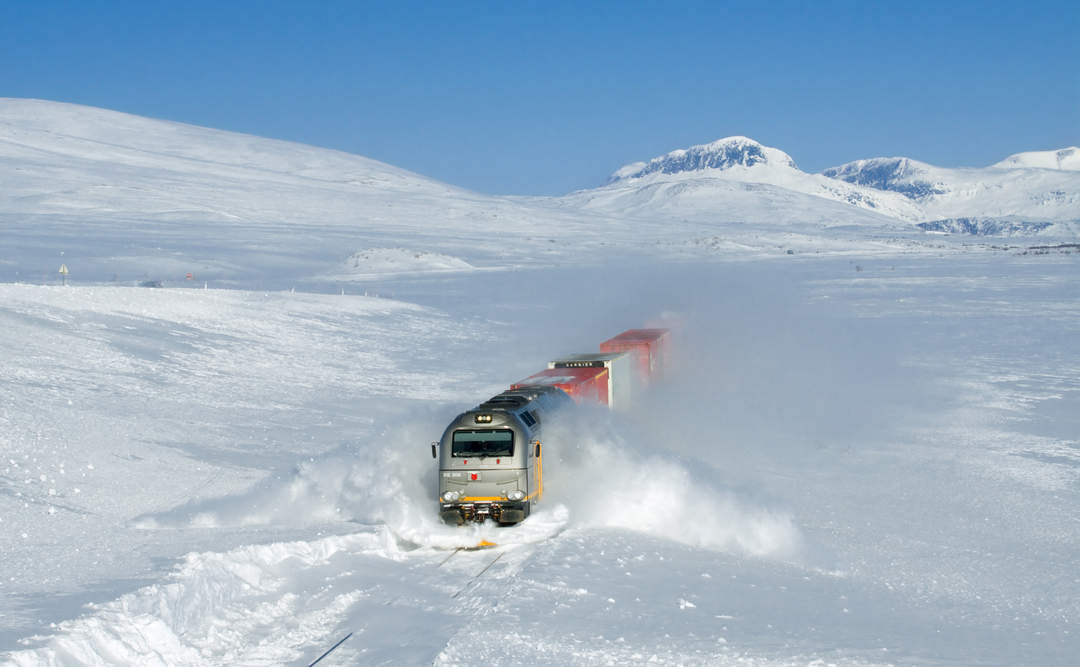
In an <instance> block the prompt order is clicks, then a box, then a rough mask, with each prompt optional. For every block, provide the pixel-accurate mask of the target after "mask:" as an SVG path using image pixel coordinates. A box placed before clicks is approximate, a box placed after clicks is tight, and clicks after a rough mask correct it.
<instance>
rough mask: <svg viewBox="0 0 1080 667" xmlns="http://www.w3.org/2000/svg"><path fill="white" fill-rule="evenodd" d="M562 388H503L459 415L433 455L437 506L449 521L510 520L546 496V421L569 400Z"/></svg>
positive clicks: (523, 514) (434, 446) (518, 518)
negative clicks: (543, 434) (543, 441)
mask: <svg viewBox="0 0 1080 667" xmlns="http://www.w3.org/2000/svg"><path fill="white" fill-rule="evenodd" d="M572 403H573V401H572V400H571V399H570V397H569V396H568V395H567V394H566V392H564V391H563V390H561V389H559V388H557V387H551V386H529V387H521V388H518V389H510V390H508V391H504V392H503V393H501V394H499V395H498V396H494V397H492V398H490V399H488V400H487V401H485V402H483V403H481V404H480V405H478V406H476V407H475V408H473V409H472V410H469V411H467V412H463V413H461V414H460V415H458V416H457V418H455V419H454V420H453V421H452V422H450V425H449V426H448V427H447V428H446V431H445V432H444V433H443V436H442V440H441V441H440V442H439V443H431V455H432V457H434V458H437V459H438V460H439V505H440V512H439V513H440V516H441V517H442V520H443V521H444V522H446V523H449V524H457V525H460V524H463V523H466V522H469V521H478V522H482V521H484V520H486V519H491V520H493V521H496V522H498V523H500V524H514V523H517V522H519V521H522V520H523V519H525V517H527V516H529V513H530V512H531V511H532V507H533V505H535V504H536V503H537V502H538V501H539V500H540V498H541V497H542V496H543V495H544V464H543V455H542V454H543V452H542V451H541V443H540V434H541V427H542V425H543V422H544V420H545V419H546V418H547V417H548V416H549V415H550V414H551V413H553V412H555V411H557V410H559V409H562V408H564V407H565V406H567V405H570V404H572Z"/></svg>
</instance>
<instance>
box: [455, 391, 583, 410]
mask: <svg viewBox="0 0 1080 667" xmlns="http://www.w3.org/2000/svg"><path fill="white" fill-rule="evenodd" d="M555 392H559V393H562V390H561V389H559V388H557V387H551V386H529V387H521V388H520V389H507V390H506V391H504V392H502V393H501V394H498V395H497V396H492V397H491V398H489V399H488V400H486V401H484V402H483V403H481V404H480V405H478V406H476V407H475V408H473V410H479V411H490V410H516V409H518V408H520V407H523V406H525V405H528V404H529V403H531V402H533V401H535V400H536V399H538V398H540V397H541V396H543V395H545V394H554V393H555Z"/></svg>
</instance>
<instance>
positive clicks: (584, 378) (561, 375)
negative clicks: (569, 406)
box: [510, 368, 608, 405]
mask: <svg viewBox="0 0 1080 667" xmlns="http://www.w3.org/2000/svg"><path fill="white" fill-rule="evenodd" d="M537 385H540V386H548V387H558V388H559V389H562V390H563V391H565V392H566V393H567V394H569V395H570V398H572V399H574V400H575V401H577V402H578V403H585V402H596V403H601V404H603V405H607V403H608V369H606V368H548V369H547V370H543V371H540V372H539V373H536V374H535V375H530V376H529V377H527V378H525V379H524V380H521V381H520V382H515V383H514V384H512V385H510V388H511V389H520V388H522V387H534V386H537Z"/></svg>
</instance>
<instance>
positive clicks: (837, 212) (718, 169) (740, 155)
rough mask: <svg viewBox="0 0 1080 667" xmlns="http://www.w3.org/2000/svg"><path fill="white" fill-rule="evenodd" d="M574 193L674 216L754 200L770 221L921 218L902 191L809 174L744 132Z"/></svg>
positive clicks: (740, 212) (741, 212)
mask: <svg viewBox="0 0 1080 667" xmlns="http://www.w3.org/2000/svg"><path fill="white" fill-rule="evenodd" d="M793 193H798V194H801V195H810V196H811V197H814V198H817V199H818V200H826V201H828V202H836V203H839V204H842V205H843V206H842V207H829V206H825V207H822V206H820V203H821V202H820V201H814V200H812V199H806V198H804V197H798V196H792V195H793ZM575 195H576V196H578V197H579V198H580V199H582V200H585V201H586V202H588V204H589V205H590V206H591V207H603V206H614V207H615V208H616V210H620V211H622V212H623V213H629V212H633V211H635V210H637V211H642V210H658V211H664V212H667V213H675V212H677V211H678V210H679V209H680V208H685V209H687V210H688V211H690V212H701V213H705V214H709V215H717V214H719V215H727V216H731V214H732V213H733V212H734V213H735V216H737V217H738V219H745V217H746V215H747V213H750V211H747V210H746V209H747V208H748V207H747V206H746V204H747V203H749V204H750V206H749V208H751V209H752V208H753V207H754V205H755V203H759V204H760V206H759V209H760V211H761V212H763V213H764V212H767V219H768V220H769V221H773V222H777V221H783V220H784V219H786V218H792V217H796V218H798V217H802V216H805V215H806V213H807V212H809V217H810V218H812V219H814V220H821V221H832V222H833V224H836V223H843V224H850V223H852V222H855V221H856V217H855V216H852V215H849V214H848V212H851V213H855V212H859V213H873V214H878V215H880V216H886V217H888V218H893V219H895V220H902V221H916V220H919V219H921V217H922V212H921V210H920V209H919V207H918V206H917V205H914V204H913V203H912V202H911V201H909V200H907V199H906V198H905V197H903V196H900V195H897V194H895V193H891V192H881V191H878V190H875V189H873V188H868V187H862V186H861V185H852V184H848V183H843V182H838V181H836V180H835V179H829V178H826V177H824V176H822V175H820V174H808V173H806V172H804V171H801V170H800V169H799V168H798V167H797V166H796V164H795V161H794V160H793V159H792V158H791V156H789V155H788V154H787V153H785V152H783V151H781V150H779V149H776V148H771V147H769V146H764V145H762V144H760V143H758V142H757V141H754V140H753V139H749V138H747V137H741V136H735V137H727V138H725V139H719V140H717V141H714V142H712V143H709V144H702V145H699V146H691V147H690V148H687V149H680V150H675V151H672V152H670V153H667V154H666V155H661V156H659V157H656V158H653V159H651V160H649V161H647V162H635V163H632V164H628V165H626V166H624V167H622V168H620V169H618V170H617V171H615V173H614V174H612V175H611V177H610V178H609V179H608V182H607V184H606V185H605V186H604V187H602V188H598V189H596V190H588V191H583V192H581V193H575ZM746 199H749V200H750V201H749V202H747V201H745V200H746ZM733 205H734V206H733ZM733 208H734V209H735V210H734V211H733V210H732V209H733ZM845 209H848V210H845ZM785 211H787V212H786V213H785ZM751 215H752V213H751ZM753 217H754V218H757V217H758V216H753ZM858 221H859V222H862V223H867V222H869V223H874V222H879V223H880V222H883V221H882V220H881V219H880V218H876V217H869V218H867V217H859V218H858Z"/></svg>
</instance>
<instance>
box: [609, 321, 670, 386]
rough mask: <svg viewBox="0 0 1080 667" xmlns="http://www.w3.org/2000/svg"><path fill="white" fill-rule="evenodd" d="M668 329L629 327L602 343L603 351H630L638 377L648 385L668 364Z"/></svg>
mask: <svg viewBox="0 0 1080 667" xmlns="http://www.w3.org/2000/svg"><path fill="white" fill-rule="evenodd" d="M670 338H671V336H670V331H669V330H668V329H629V330H627V331H624V332H622V333H621V334H619V335H618V336H615V337H614V338H609V339H608V340H605V341H604V342H603V343H600V351H601V352H629V353H630V354H631V355H632V356H633V358H634V359H635V360H636V362H637V363H636V366H637V372H638V379H639V380H640V381H641V384H642V385H647V384H648V383H649V381H650V380H654V379H656V378H658V377H660V376H661V375H663V373H664V367H665V366H666V365H667V355H668V340H669V339H670Z"/></svg>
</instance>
